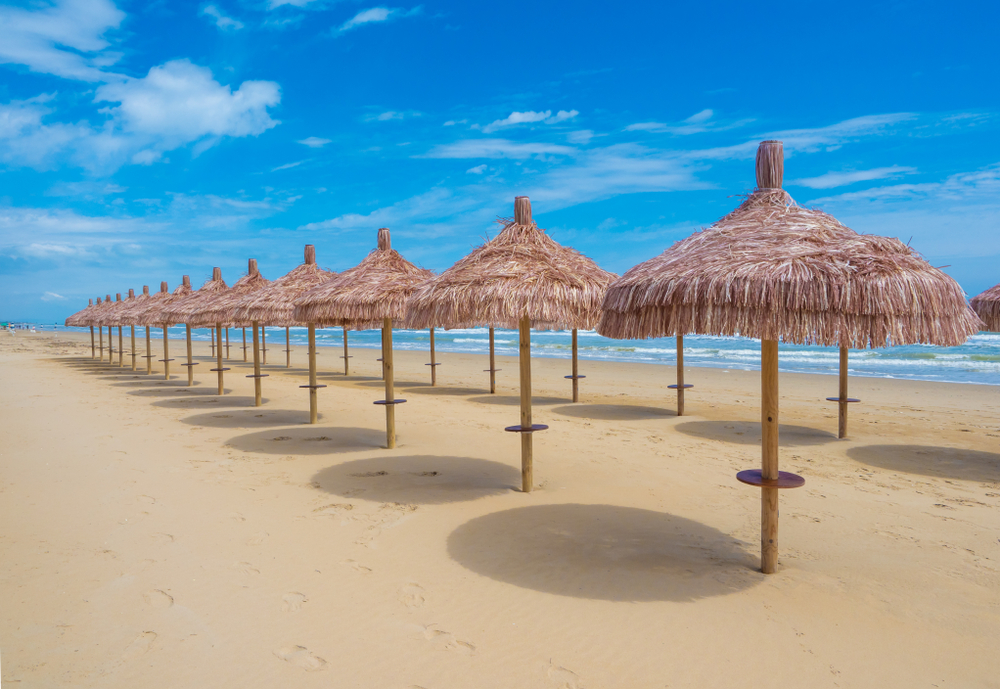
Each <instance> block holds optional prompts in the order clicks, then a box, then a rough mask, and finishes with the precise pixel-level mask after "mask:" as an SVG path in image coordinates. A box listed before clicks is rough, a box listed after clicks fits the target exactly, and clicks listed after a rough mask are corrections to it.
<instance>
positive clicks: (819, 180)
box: [786, 165, 917, 189]
mask: <svg viewBox="0 0 1000 689" xmlns="http://www.w3.org/2000/svg"><path fill="white" fill-rule="evenodd" d="M916 171H917V169H916V168H913V167H902V166H900V165H893V166H892V167H876V168H872V169H870V170H845V171H841V172H827V173H826V174H823V175H820V176H818V177H807V178H805V179H796V180H789V181H787V182H786V184H790V185H797V186H800V187H809V188H810V189H832V188H833V187H843V186H847V185H848V184H855V183H857V182H869V181H871V180H876V179H891V178H893V177H902V176H903V175H910V174H913V173H915V172H916Z"/></svg>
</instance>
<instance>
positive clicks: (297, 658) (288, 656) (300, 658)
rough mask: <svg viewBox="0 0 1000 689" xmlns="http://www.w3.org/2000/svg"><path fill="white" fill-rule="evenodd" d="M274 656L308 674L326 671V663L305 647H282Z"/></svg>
mask: <svg viewBox="0 0 1000 689" xmlns="http://www.w3.org/2000/svg"><path fill="white" fill-rule="evenodd" d="M274 655H276V656H278V657H279V658H281V659H282V660H284V661H285V662H286V663H291V664H292V665H294V666H296V667H300V668H302V669H303V670H305V671H306V672H316V671H317V670H325V669H326V661H325V660H323V659H322V658H320V657H319V656H318V655H315V654H313V653H312V652H311V651H310V650H309V649H308V648H306V647H305V646H282V647H281V648H278V649H276V650H275V651H274Z"/></svg>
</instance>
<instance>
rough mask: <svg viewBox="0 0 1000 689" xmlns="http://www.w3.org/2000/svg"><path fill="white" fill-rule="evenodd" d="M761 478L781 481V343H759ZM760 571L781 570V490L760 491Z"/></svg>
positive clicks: (765, 341) (768, 341) (772, 571)
mask: <svg viewBox="0 0 1000 689" xmlns="http://www.w3.org/2000/svg"><path fill="white" fill-rule="evenodd" d="M760 361H761V367H760V403H761V404H760V425H761V478H762V479H764V480H765V481H777V479H778V342H777V341H776V340H763V341H762V342H761V344H760ZM760 493H761V495H760V498H761V502H760V550H761V552H760V570H761V571H762V572H763V573H764V574H773V573H774V572H776V571H777V570H778V488H777V486H761V489H760Z"/></svg>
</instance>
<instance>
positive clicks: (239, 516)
mask: <svg viewBox="0 0 1000 689" xmlns="http://www.w3.org/2000/svg"><path fill="white" fill-rule="evenodd" d="M229 518H230V519H232V520H233V521H236V522H245V521H246V520H247V518H246V517H244V516H243V515H242V514H240V513H239V512H233V513H232V514H230V515H229Z"/></svg>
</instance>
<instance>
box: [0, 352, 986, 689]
mask: <svg viewBox="0 0 1000 689" xmlns="http://www.w3.org/2000/svg"><path fill="white" fill-rule="evenodd" d="M126 340H127V338H126ZM158 346H159V345H158V344H157V347H158ZM171 350H172V351H173V352H175V354H174V356H175V357H177V356H178V354H177V353H180V352H182V351H183V344H182V342H176V343H173V342H172V343H171ZM196 352H197V354H198V355H199V356H198V360H199V361H201V362H202V363H201V365H200V366H198V367H197V368H196V370H197V371H198V373H197V375H196V380H197V383H198V384H197V385H196V386H195V387H194V388H187V387H186V377H185V373H184V370H183V369H182V368H181V367H180V366H178V365H177V364H179V363H180V359H178V360H177V361H175V362H174V364H173V366H174V372H175V375H174V378H173V379H172V380H170V381H164V380H163V376H162V373H160V375H155V374H154V375H153V376H146V375H145V373H144V371H142V370H141V371H140V372H138V373H133V372H132V371H131V370H130V369H129V367H128V365H126V367H125V368H124V369H120V368H118V367H117V366H110V365H108V364H107V363H98V362H96V361H94V360H92V359H91V358H90V347H89V336H80V335H76V334H68V333H59V334H58V335H57V336H53V335H51V334H37V335H31V334H28V333H23V332H22V333H18V334H17V335H16V336H13V337H12V336H9V335H7V334H6V333H0V405H2V406H0V409H2V413H0V432H2V436H0V437H2V438H3V444H2V448H0V453H2V461H0V524H2V532H0V556H2V559H0V581H2V586H0V595H2V598H0V601H2V604H0V654H2V681H3V683H4V685H5V686H6V685H7V683H10V686H12V687H14V686H20V687H77V686H78V687H129V688H132V687H143V688H156V687H164V688H166V687H240V688H246V687H268V688H271V687H324V688H326V687H365V688H368V687H378V688H382V687H385V688H395V687H398V688H400V689H412V688H415V687H422V688H425V689H444V688H451V687H454V688H468V687H497V688H503V689H509V688H512V687H570V688H580V687H586V688H588V689H594V688H601V687H604V688H611V687H628V688H643V687H735V686H755V687H907V688H910V687H933V686H938V687H991V686H993V687H995V686H997V681H998V680H997V668H998V661H997V651H996V641H997V639H998V638H1000V540H998V536H1000V390H998V389H997V388H996V387H992V386H974V385H953V384H932V383H923V382H912V381H897V380H891V381H890V380H881V379H870V378H868V379H866V378H856V379H852V381H851V394H852V396H856V397H860V398H861V399H862V403H861V404H857V405H853V406H852V407H851V413H852V417H851V421H850V438H849V439H847V440H838V439H837V438H836V430H837V418H836V405H835V404H831V403H828V402H826V401H825V400H824V398H826V397H828V396H832V395H836V385H837V383H836V379H835V378H834V377H830V376H812V375H797V374H782V376H781V393H782V397H781V405H782V408H781V421H782V425H781V448H782V457H781V468H782V469H783V470H787V471H793V472H796V473H798V474H801V475H802V476H804V477H805V478H806V485H805V487H804V488H800V489H797V490H790V491H785V492H783V493H782V494H781V501H782V502H781V506H782V508H783V509H782V510H781V532H780V553H781V556H780V569H779V572H778V573H777V574H775V575H771V576H764V575H762V574H760V573H759V572H758V571H757V569H756V568H757V567H758V566H759V519H760V494H759V491H758V490H755V489H753V488H751V487H749V486H744V485H742V484H740V483H738V482H737V481H736V478H735V475H736V472H737V471H739V470H741V469H745V468H755V467H757V466H759V456H760V449H759V438H760V436H759V422H758V419H759V407H758V398H759V377H758V374H756V373H753V372H745V371H736V370H733V371H723V370H714V369H698V368H688V369H687V371H686V374H687V376H686V377H687V381H688V382H690V383H694V385H695V388H694V389H693V390H691V391H689V392H688V395H687V411H688V415H687V416H685V417H683V418H677V417H675V416H674V413H673V409H674V401H673V395H672V392H671V391H668V390H666V387H665V386H666V385H667V384H668V383H669V382H672V377H673V370H672V369H671V368H669V367H665V366H650V365H642V364H620V363H607V362H599V363H598V362H590V361H584V362H581V373H583V374H585V375H587V378H586V379H585V380H583V381H581V400H582V402H581V403H580V404H576V405H574V404H571V403H569V399H568V397H569V394H570V387H569V381H567V380H565V379H564V378H563V376H564V375H566V374H567V373H569V371H568V370H567V369H568V367H569V362H568V361H561V360H552V359H539V360H535V361H534V362H533V366H534V369H533V382H534V386H535V405H536V406H535V412H534V420H535V421H536V422H537V423H544V424H549V425H550V427H551V428H550V430H548V431H546V432H544V433H539V434H537V435H536V438H535V482H536V485H537V488H536V490H535V491H534V492H532V493H530V494H525V493H522V492H520V491H519V490H518V489H517V487H518V485H519V483H520V474H519V449H518V448H519V444H518V443H519V441H518V438H517V437H516V435H515V434H509V433H504V432H503V428H504V427H505V426H509V425H512V424H516V423H517V421H518V414H517V402H518V397H517V387H516V386H517V362H516V360H515V359H508V358H504V357H501V358H499V359H498V361H499V362H500V363H499V364H498V366H499V368H502V369H503V371H502V372H501V373H500V374H499V378H498V394H496V395H492V396H491V395H489V394H488V392H487V391H488V387H487V384H488V380H487V375H488V374H486V373H484V372H482V369H484V368H487V365H486V359H485V357H477V356H471V355H456V354H447V353H443V354H439V355H438V357H439V359H438V360H439V361H441V362H442V363H443V365H442V366H440V367H439V368H438V383H439V385H438V387H436V388H431V387H430V386H429V384H428V381H429V367H426V366H424V365H423V364H424V363H426V361H427V355H426V354H424V353H420V352H399V353H396V355H395V358H396V362H395V364H396V371H397V396H398V397H404V398H406V399H407V400H408V402H407V403H406V404H405V405H401V406H400V407H398V408H397V414H396V417H397V427H398V442H399V446H398V447H397V448H396V449H395V450H393V451H388V450H385V449H382V444H383V443H384V440H385V435H384V427H383V423H384V415H383V411H382V408H381V407H378V406H375V405H373V404H372V402H373V401H375V400H378V399H381V397H382V389H381V386H382V382H381V380H379V378H378V377H377V376H378V371H379V368H378V366H379V364H378V363H377V362H376V361H375V359H376V358H377V357H378V352H377V351H374V350H362V349H355V350H354V351H353V352H352V354H354V359H352V366H353V369H354V370H353V371H352V372H353V373H356V375H353V376H351V377H349V378H346V379H345V377H344V376H343V375H342V374H340V373H335V372H337V371H342V363H341V360H340V359H339V358H338V355H339V354H340V351H339V350H338V349H337V348H324V349H321V350H320V356H319V366H320V370H321V371H323V372H325V373H321V375H320V379H321V380H320V382H322V383H325V384H327V385H328V386H329V387H327V388H325V389H323V390H321V391H320V410H321V417H320V422H319V424H317V425H315V426H310V425H308V424H305V423H304V422H305V421H307V420H308V397H307V392H306V391H305V390H302V389H300V388H299V387H298V386H299V385H303V384H305V383H306V380H305V377H306V372H305V370H304V368H303V365H304V364H305V348H304V347H302V348H297V349H296V351H295V352H293V363H294V364H296V366H297V367H295V368H292V369H290V370H288V369H285V368H284V367H283V366H275V365H269V366H267V367H266V368H267V370H266V372H267V373H268V374H270V377H268V378H265V379H264V380H263V382H264V397H265V400H266V401H265V404H264V406H263V407H260V408H254V407H253V406H252V404H253V382H252V380H251V379H248V378H246V377H245V375H246V374H247V373H249V372H250V371H249V366H248V365H245V364H243V363H242V361H235V360H234V361H231V362H229V363H228V364H227V365H229V366H231V367H232V371H230V372H228V373H227V378H226V387H227V391H228V394H227V395H225V396H224V397H219V396H217V395H215V394H214V392H215V378H214V374H212V373H209V372H208V370H207V369H209V368H212V367H213V366H212V363H211V362H210V361H209V359H208V356H207V355H208V347H207V344H206V343H197V344H196ZM232 352H233V355H234V357H235V356H236V354H237V353H238V352H239V349H237V348H234V349H233V350H232ZM272 354H274V352H272ZM240 358H242V357H240ZM275 359H279V360H280V361H281V363H282V364H283V363H284V357H283V356H280V357H278V356H272V357H271V360H272V362H273V361H274V360H275ZM141 361H142V360H140V362H141ZM161 366H162V364H156V370H157V371H162V369H161V368H160V367H161ZM143 368H144V364H142V363H140V369H143ZM199 369H200V370H199Z"/></svg>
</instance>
